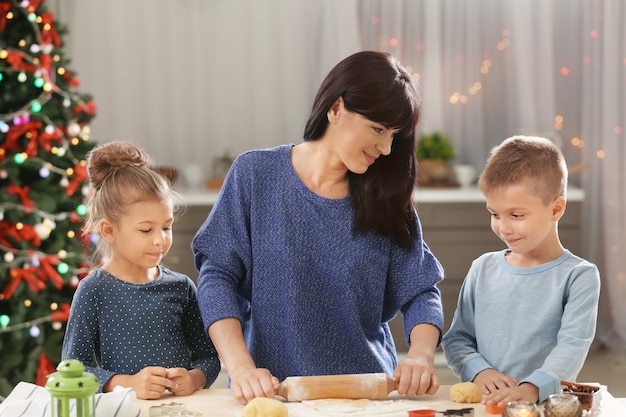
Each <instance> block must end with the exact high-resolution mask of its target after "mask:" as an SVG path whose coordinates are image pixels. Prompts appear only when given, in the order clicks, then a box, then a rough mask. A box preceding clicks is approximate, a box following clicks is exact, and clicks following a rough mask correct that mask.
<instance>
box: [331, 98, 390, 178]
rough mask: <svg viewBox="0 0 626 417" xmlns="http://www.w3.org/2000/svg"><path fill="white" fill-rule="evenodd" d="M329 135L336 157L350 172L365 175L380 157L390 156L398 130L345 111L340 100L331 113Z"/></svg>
mask: <svg viewBox="0 0 626 417" xmlns="http://www.w3.org/2000/svg"><path fill="white" fill-rule="evenodd" d="M328 117H329V121H330V123H329V127H328V130H327V133H328V134H330V135H331V137H332V138H333V144H334V148H335V150H336V154H337V156H338V158H339V160H341V162H342V163H343V164H344V165H345V167H346V168H347V170H348V171H351V172H354V173H355V174H363V173H365V172H366V171H367V169H368V168H369V167H370V166H371V165H372V164H373V163H374V162H376V159H377V158H378V157H379V156H381V155H389V154H390V153H391V144H392V143H393V137H394V135H395V134H396V133H397V132H398V130H397V129H388V128H386V127H385V126H383V125H382V124H380V123H377V122H373V121H371V120H369V119H367V118H365V117H364V116H362V115H360V114H359V113H354V112H351V111H349V110H347V109H346V108H345V106H344V105H343V100H342V99H341V98H340V99H339V100H338V101H337V102H336V103H335V105H334V106H333V108H332V109H331V110H330V111H329V112H328Z"/></svg>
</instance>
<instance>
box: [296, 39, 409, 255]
mask: <svg viewBox="0 0 626 417" xmlns="http://www.w3.org/2000/svg"><path fill="white" fill-rule="evenodd" d="M339 97H342V98H343V101H344V105H345V107H346V109H347V110H349V111H351V112H355V113H359V114H360V115H362V116H364V117H365V118H367V119H369V120H371V121H374V122H377V123H380V124H382V125H383V126H385V127H386V128H389V129H399V131H398V133H397V134H396V135H395V137H394V140H393V145H392V147H391V153H390V154H389V155H387V156H380V157H379V158H378V159H377V160H376V162H375V163H374V164H373V165H372V166H370V167H369V169H368V170H367V171H366V172H365V173H364V174H355V173H353V172H348V181H349V183H350V194H351V196H352V201H353V205H354V210H355V213H356V225H355V226H356V229H357V230H359V231H362V232H367V231H375V232H378V233H380V234H382V235H384V236H387V237H390V238H392V239H394V240H395V241H396V242H398V243H399V244H400V245H402V246H409V245H410V242H411V234H412V232H413V230H414V229H415V222H416V214H415V213H416V211H415V207H414V205H413V200H412V198H411V196H412V193H413V188H414V186H415V181H416V171H417V161H416V156H415V128H416V126H417V123H418V121H419V118H420V114H421V99H420V95H419V86H418V83H417V81H416V80H415V79H414V78H413V77H411V75H410V74H409V73H408V72H407V70H406V69H405V68H404V67H403V66H402V64H400V63H399V62H398V61H397V60H396V59H395V58H394V57H393V56H392V55H390V54H388V53H384V52H374V51H363V52H357V53H355V54H353V55H350V56H349V57H347V58H345V59H344V60H343V61H341V62H340V63H339V64H337V65H336V66H335V67H334V68H333V69H332V70H331V71H330V72H329V73H328V75H327V76H326V78H325V79H324V81H322V84H321V86H320V88H319V90H318V91H317V94H316V96H315V100H314V102H313V108H312V110H311V115H310V116H309V120H308V121H307V123H306V127H305V129H304V140H305V141H312V140H317V139H320V138H321V137H322V136H323V135H324V132H325V131H326V127H327V126H328V118H327V113H328V111H329V110H330V108H331V106H332V105H333V103H334V102H335V101H336V100H337V99H338V98H339Z"/></svg>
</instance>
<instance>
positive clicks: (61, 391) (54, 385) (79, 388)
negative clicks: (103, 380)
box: [46, 359, 100, 417]
mask: <svg viewBox="0 0 626 417" xmlns="http://www.w3.org/2000/svg"><path fill="white" fill-rule="evenodd" d="M99 387H100V382H99V381H98V378H96V376H95V375H94V374H90V373H89V372H85V366H84V365H83V364H82V362H80V361H78V360H76V359H68V360H64V361H62V362H61V363H59V365H58V366H57V372H55V373H53V374H50V375H48V381H47V382H46V389H47V390H48V392H50V395H51V397H52V401H51V409H52V417H70V410H71V409H75V410H76V413H75V414H74V413H72V415H75V416H76V417H95V415H96V397H95V393H96V391H97V390H98V388H99Z"/></svg>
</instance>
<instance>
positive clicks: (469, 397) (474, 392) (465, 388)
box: [450, 382, 483, 403]
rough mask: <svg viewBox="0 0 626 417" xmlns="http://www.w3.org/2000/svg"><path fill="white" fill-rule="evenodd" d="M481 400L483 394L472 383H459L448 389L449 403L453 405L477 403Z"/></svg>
mask: <svg viewBox="0 0 626 417" xmlns="http://www.w3.org/2000/svg"><path fill="white" fill-rule="evenodd" d="M482 398H483V393H482V392H480V388H479V387H478V385H476V384H474V383H473V382H459V383H458V384H454V385H452V386H451V387H450V401H454V402H455V403H479V402H480V400H482Z"/></svg>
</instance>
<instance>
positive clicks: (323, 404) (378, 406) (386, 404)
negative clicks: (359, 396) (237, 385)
mask: <svg viewBox="0 0 626 417" xmlns="http://www.w3.org/2000/svg"><path fill="white" fill-rule="evenodd" d="M449 390H450V386H449V385H443V386H441V387H440V388H439V391H438V392H437V394H436V395H433V396H430V395H424V396H419V397H416V398H415V399H407V398H406V397H399V396H397V394H396V393H395V392H392V393H391V394H390V395H389V399H385V400H372V401H367V400H366V401H365V402H363V400H355V401H351V400H316V401H310V402H302V403H298V402H294V403H285V404H286V405H287V408H288V409H289V417H340V416H348V417H369V416H371V417H374V416H383V415H384V416H386V417H407V411H408V410H416V409H423V408H427V409H434V410H437V411H445V410H451V409H453V410H458V409H462V408H467V407H469V408H473V409H474V417H496V416H495V415H493V414H488V413H487V412H486V411H485V407H484V406H483V405H481V404H459V403H454V402H451V401H449V400H448V392H449ZM172 402H175V403H181V404H184V405H185V407H186V408H187V410H190V411H195V412H198V413H202V414H201V415H202V416H207V417H208V416H211V417H238V416H241V412H242V410H243V408H244V406H243V405H241V404H239V402H237V400H235V398H234V397H233V395H232V393H231V391H230V390H229V389H223V388H210V389H207V390H200V391H196V392H195V393H194V394H192V395H190V396H187V397H173V396H166V397H162V398H161V399H159V400H138V403H139V406H140V407H141V415H140V417H149V416H150V412H149V410H150V407H154V406H160V405H162V404H170V403H172ZM625 414H626V410H624V408H622V406H621V405H620V403H619V402H618V401H617V400H616V399H615V398H614V397H613V396H612V395H611V394H609V393H605V394H604V398H603V402H602V410H601V412H600V414H599V416H601V417H623V416H624V415H625ZM596 417H597V416H596Z"/></svg>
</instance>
